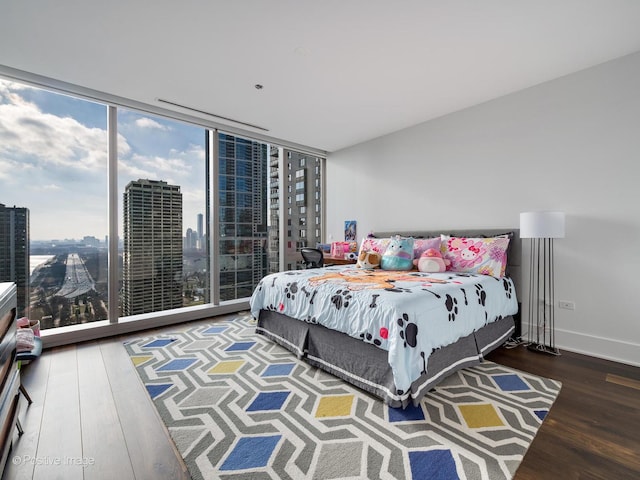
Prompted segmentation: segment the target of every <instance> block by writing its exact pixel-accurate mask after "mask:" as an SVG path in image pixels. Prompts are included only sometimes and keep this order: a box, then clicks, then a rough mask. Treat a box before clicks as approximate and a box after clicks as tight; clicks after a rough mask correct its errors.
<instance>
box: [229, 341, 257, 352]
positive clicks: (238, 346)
mask: <svg viewBox="0 0 640 480" xmlns="http://www.w3.org/2000/svg"><path fill="white" fill-rule="evenodd" d="M255 344H256V342H236V343H234V344H233V345H229V346H228V347H227V348H225V349H224V351H225V352H238V351H242V350H249V349H250V348H251V347H253V346H254V345H255Z"/></svg>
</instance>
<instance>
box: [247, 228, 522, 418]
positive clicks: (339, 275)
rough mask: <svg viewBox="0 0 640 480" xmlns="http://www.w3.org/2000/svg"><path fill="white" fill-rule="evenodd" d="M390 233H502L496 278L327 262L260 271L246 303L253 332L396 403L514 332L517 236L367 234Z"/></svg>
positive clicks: (416, 398)
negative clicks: (502, 257)
mask: <svg viewBox="0 0 640 480" xmlns="http://www.w3.org/2000/svg"><path fill="white" fill-rule="evenodd" d="M395 234H399V235H402V236H407V237H413V238H425V239H428V238H437V237H439V236H440V234H446V235H449V236H451V237H462V238H487V237H491V238H496V237H499V236H504V235H508V236H509V238H510V240H509V242H508V245H509V246H508V249H507V251H506V255H507V257H506V262H505V265H506V270H505V272H504V276H499V275H494V276H492V275H482V274H478V273H474V272H473V271H472V272H469V271H463V272H455V271H446V272H441V273H421V272H419V271H417V270H413V271H385V270H378V269H376V270H366V269H361V268H357V267H356V266H354V265H334V266H327V267H323V268H318V269H309V270H295V271H287V272H279V273H275V274H271V275H267V276H266V277H264V278H263V279H262V280H261V281H260V283H259V284H258V285H257V286H256V288H255V290H254V292H253V295H252V297H251V302H250V305H251V313H252V315H253V316H254V317H255V318H256V319H257V327H256V332H257V333H258V334H261V335H264V336H266V337H267V338H269V339H271V340H272V341H274V342H276V343H278V344H280V345H282V346H284V347H285V348H287V349H288V350H290V351H292V352H293V353H295V354H296V355H297V356H298V357H299V358H301V359H304V360H305V361H307V362H308V363H309V364H311V365H314V366H316V367H318V368H321V369H322V370H325V371H327V372H329V373H331V374H333V375H335V376H337V377H339V378H342V379H344V380H346V381H347V382H349V383H351V384H353V385H355V386H357V387H359V388H361V389H362V390H365V391H366V392H369V393H371V394H373V395H375V396H377V397H379V398H381V399H382V400H383V401H384V402H385V403H387V404H388V405H390V406H391V407H405V406H407V405H409V404H410V403H413V404H416V405H417V404H418V403H419V402H420V400H421V399H422V397H423V396H424V395H425V394H426V393H427V392H428V391H429V390H431V389H432V388H433V387H434V386H435V385H436V384H437V383H438V382H440V381H441V380H442V379H444V378H446V377H447V376H448V375H450V374H451V373H453V372H455V371H457V370H459V369H461V368H465V367H468V366H472V365H476V364H478V363H480V362H481V361H482V359H483V357H484V356H485V355H486V354H487V353H489V352H490V351H492V350H493V349H495V348H497V347H499V346H500V345H502V344H503V343H504V342H505V341H506V340H508V339H509V337H511V336H514V334H517V332H516V329H518V330H519V321H516V319H514V317H516V318H517V317H518V315H517V313H518V309H519V306H518V301H517V296H516V292H517V291H518V287H519V283H520V257H521V250H520V243H521V242H520V238H519V232H518V230H515V229H485V230H439V231H413V232H378V233H376V234H375V236H376V237H379V238H387V237H391V236H392V235H395Z"/></svg>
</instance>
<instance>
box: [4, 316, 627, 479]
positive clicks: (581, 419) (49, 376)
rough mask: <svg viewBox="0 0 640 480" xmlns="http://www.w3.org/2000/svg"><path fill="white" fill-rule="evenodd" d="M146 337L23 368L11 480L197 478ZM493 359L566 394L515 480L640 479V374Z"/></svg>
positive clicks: (607, 365) (540, 357)
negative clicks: (166, 405) (153, 387)
mask: <svg viewBox="0 0 640 480" xmlns="http://www.w3.org/2000/svg"><path fill="white" fill-rule="evenodd" d="M220 318H222V317H220ZM214 321H216V319H213V320H208V321H199V322H192V323H189V324H183V325H178V326H173V327H166V328H163V329H161V330H158V331H179V330H182V329H185V328H189V327H190V326H192V325H193V324H194V323H200V324H205V323H207V324H208V323H211V322H214ZM147 333H148V332H145V333H140V332H138V333H135V334H131V335H127V336H120V337H114V338H109V339H104V340H98V341H94V342H88V343H82V344H78V345H75V346H67V347H59V348H55V349H51V350H46V351H45V352H44V353H43V355H42V357H41V358H39V359H38V360H37V361H35V362H33V363H31V364H30V365H27V366H24V367H23V370H22V381H23V384H24V386H25V387H26V389H27V391H28V393H29V394H30V396H31V397H32V399H33V403H32V404H31V405H27V402H26V401H22V403H21V411H20V415H19V418H20V421H21V423H22V426H23V428H24V432H25V433H24V434H23V435H22V436H21V437H18V435H17V432H16V434H15V435H14V446H13V450H12V451H11V452H10V453H9V458H8V461H7V466H6V468H5V471H4V474H3V476H2V479H3V480H14V479H31V478H34V479H54V478H60V479H64V480H68V479H87V480H94V479H108V480H112V479H116V480H128V479H138V480H140V479H154V480H164V479H166V480H169V479H170V480H175V479H188V478H189V474H188V472H187V471H186V469H185V467H184V464H183V462H182V460H181V458H180V456H179V455H178V454H177V453H176V451H175V448H174V445H173V443H172V442H171V440H170V438H169V435H168V433H167V432H166V430H165V428H164V425H163V424H162V421H161V420H160V418H159V416H158V414H157V412H156V410H155V408H154V407H153V404H152V402H151V399H150V398H149V396H148V395H147V393H146V391H145V389H144V387H143V385H142V383H141V381H140V379H139V377H138V375H137V374H136V372H135V370H134V367H133V364H132V363H131V361H130V360H129V358H128V356H127V354H126V352H125V350H124V348H123V347H122V342H123V341H125V340H126V339H127V338H137V337H140V336H142V335H146V334H147ZM489 359H490V360H492V361H494V362H497V363H501V364H503V365H509V366H511V367H514V368H517V369H520V370H524V371H527V372H531V373H534V374H537V375H543V376H547V377H550V378H554V379H556V380H559V381H561V382H562V384H563V386H562V390H561V392H560V395H559V397H558V399H557V400H556V402H555V404H554V405H553V407H552V409H551V412H550V413H549V415H548V416H547V418H546V420H545V421H544V423H543V425H542V427H541V428H540V431H539V432H538V434H537V436H536V438H535V439H534V441H533V444H532V445H531V447H530V448H529V451H528V452H527V454H526V456H525V458H524V460H523V462H522V464H521V465H520V468H519V469H518V471H517V473H516V476H515V478H516V480H527V479H562V480H565V479H603V480H605V479H606V480H618V479H638V478H640V368H638V367H631V366H628V365H622V364H619V363H615V362H609V361H606V360H600V359H596V358H593V357H588V356H584V355H578V354H574V353H571V352H566V351H563V352H562V355H561V356H560V357H554V356H547V355H544V354H538V353H533V352H529V351H528V350H526V349H525V348H524V347H516V348H514V349H505V348H500V349H498V350H496V351H495V352H493V353H492V354H491V355H490V356H489Z"/></svg>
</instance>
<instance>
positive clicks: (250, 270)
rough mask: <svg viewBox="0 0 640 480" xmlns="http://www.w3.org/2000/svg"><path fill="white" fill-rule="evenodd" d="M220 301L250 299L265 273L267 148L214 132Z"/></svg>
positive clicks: (253, 142)
mask: <svg viewBox="0 0 640 480" xmlns="http://www.w3.org/2000/svg"><path fill="white" fill-rule="evenodd" d="M218 140H219V149H218V150H219V151H218V153H219V167H220V171H219V191H218V198H219V201H220V236H221V238H220V252H219V257H218V261H219V265H220V300H233V299H236V298H244V297H250V296H251V294H252V293H253V289H254V287H255V286H256V285H257V284H258V282H260V280H261V279H262V277H264V276H265V274H266V273H267V202H266V198H265V196H266V195H267V169H268V164H267V145H266V144H265V143H260V142H256V141H252V140H247V139H245V138H240V137H234V136H232V135H227V134H224V133H220V134H219V137H218Z"/></svg>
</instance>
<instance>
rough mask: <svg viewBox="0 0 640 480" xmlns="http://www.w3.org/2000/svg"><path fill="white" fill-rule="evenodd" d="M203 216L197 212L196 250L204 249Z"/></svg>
mask: <svg viewBox="0 0 640 480" xmlns="http://www.w3.org/2000/svg"><path fill="white" fill-rule="evenodd" d="M203 217H204V216H203V215H202V214H201V213H199V214H198V232H197V233H198V250H204V233H203V230H202V224H203Z"/></svg>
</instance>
